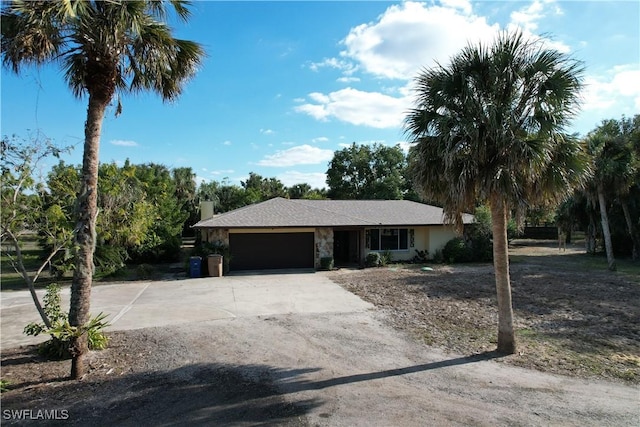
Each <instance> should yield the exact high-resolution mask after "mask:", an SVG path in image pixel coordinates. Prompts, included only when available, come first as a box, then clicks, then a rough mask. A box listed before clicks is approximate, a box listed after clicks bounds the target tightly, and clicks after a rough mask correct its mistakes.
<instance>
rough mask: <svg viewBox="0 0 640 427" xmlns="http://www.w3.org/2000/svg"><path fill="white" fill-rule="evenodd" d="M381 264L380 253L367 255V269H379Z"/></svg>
mask: <svg viewBox="0 0 640 427" xmlns="http://www.w3.org/2000/svg"><path fill="white" fill-rule="evenodd" d="M380 263H381V256H380V254H379V253H378V252H369V253H368V254H367V259H366V265H367V267H378V266H379V265H380Z"/></svg>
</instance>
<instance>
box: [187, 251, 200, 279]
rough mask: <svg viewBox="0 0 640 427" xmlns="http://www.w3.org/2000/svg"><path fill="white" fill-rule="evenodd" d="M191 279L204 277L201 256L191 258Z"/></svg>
mask: <svg viewBox="0 0 640 427" xmlns="http://www.w3.org/2000/svg"><path fill="white" fill-rule="evenodd" d="M189 277H191V278H195V277H202V258H200V257H199V256H192V257H191V258H189Z"/></svg>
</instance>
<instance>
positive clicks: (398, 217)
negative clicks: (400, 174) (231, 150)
mask: <svg viewBox="0 0 640 427" xmlns="http://www.w3.org/2000/svg"><path fill="white" fill-rule="evenodd" d="M443 221H444V216H443V211H442V209H441V208H438V207H435V206H430V205H425V204H423V203H417V202H412V201H409V200H306V199H294V200H291V199H283V198H281V197H276V198H274V199H271V200H267V201H265V202H262V203H256V204H254V205H249V206H245V207H242V208H240V209H236V210H233V211H230V212H226V213H223V214H220V215H215V216H213V217H212V218H209V219H205V220H202V221H200V222H198V223H197V224H196V225H194V228H275V227H341V226H404V225H414V226H415V225H440V224H443ZM463 221H464V223H465V224H467V223H471V222H473V216H472V215H467V214H465V215H464V216H463Z"/></svg>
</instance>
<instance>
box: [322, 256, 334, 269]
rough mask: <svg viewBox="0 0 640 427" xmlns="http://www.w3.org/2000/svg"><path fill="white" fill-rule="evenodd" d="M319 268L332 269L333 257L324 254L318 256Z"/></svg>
mask: <svg viewBox="0 0 640 427" xmlns="http://www.w3.org/2000/svg"><path fill="white" fill-rule="evenodd" d="M320 268H321V269H322V270H332V269H333V257H330V256H325V257H322V258H320Z"/></svg>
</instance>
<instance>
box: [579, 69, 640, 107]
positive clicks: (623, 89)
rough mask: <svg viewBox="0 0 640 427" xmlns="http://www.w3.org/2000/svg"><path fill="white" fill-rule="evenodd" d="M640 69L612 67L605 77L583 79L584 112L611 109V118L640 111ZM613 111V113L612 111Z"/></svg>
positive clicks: (596, 76)
mask: <svg viewBox="0 0 640 427" xmlns="http://www.w3.org/2000/svg"><path fill="white" fill-rule="evenodd" d="M639 82H640V68H639V67H638V65H626V66H618V67H614V68H612V69H611V70H608V71H607V73H606V74H605V75H592V76H587V77H586V78H585V89H584V91H583V106H582V109H583V110H584V111H593V110H600V111H606V110H609V109H611V110H612V111H611V114H612V115H611V117H616V116H618V115H620V114H635V113H634V112H637V111H638V110H640V83H639ZM613 110H615V111H613Z"/></svg>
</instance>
